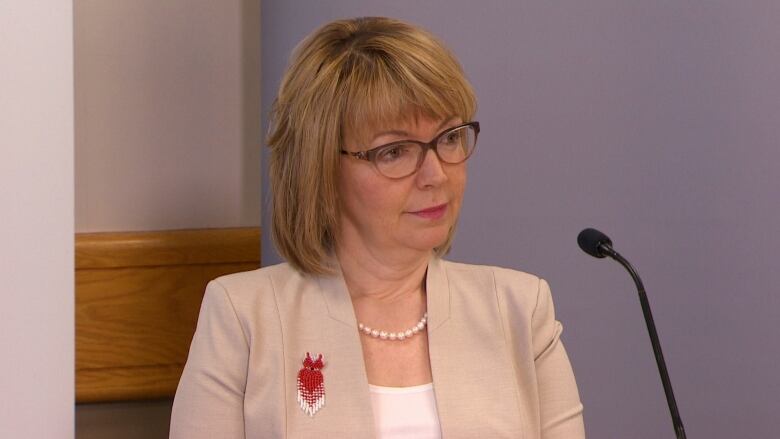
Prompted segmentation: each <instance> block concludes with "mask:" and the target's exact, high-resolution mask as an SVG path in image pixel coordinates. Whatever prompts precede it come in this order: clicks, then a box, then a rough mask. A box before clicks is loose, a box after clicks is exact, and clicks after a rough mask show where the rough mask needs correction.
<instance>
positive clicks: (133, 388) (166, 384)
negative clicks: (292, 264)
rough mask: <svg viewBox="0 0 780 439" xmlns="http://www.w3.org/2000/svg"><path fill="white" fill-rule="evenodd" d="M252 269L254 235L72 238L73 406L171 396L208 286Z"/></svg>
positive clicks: (246, 231)
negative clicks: (74, 336) (74, 382)
mask: <svg viewBox="0 0 780 439" xmlns="http://www.w3.org/2000/svg"><path fill="white" fill-rule="evenodd" d="M259 266H260V230H259V228H242V229H207V230H186V231H164V232H140V233H97V234H77V235H76V401H77V402H98V401H121V400H132V399H145V398H159V397H169V396H172V395H173V394H174V393H175V391H176V385H177V384H178V381H179V376H180V375H181V371H182V368H183V367H184V363H185V361H186V359H187V353H188V350H189V344H190V340H191V339H192V334H193V333H194V331H195V325H196V323H197V319H198V311H199V309H200V303H201V300H202V299H203V293H204V289H205V286H206V284H207V283H208V281H209V280H211V279H213V278H215V277H217V276H220V275H223V274H227V273H234V272H238V271H246V270H252V269H255V268H258V267H259Z"/></svg>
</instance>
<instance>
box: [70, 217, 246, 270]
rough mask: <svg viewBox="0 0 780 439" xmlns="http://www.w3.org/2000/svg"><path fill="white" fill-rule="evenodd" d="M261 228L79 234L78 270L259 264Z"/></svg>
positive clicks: (77, 237) (77, 248) (77, 247)
mask: <svg viewBox="0 0 780 439" xmlns="http://www.w3.org/2000/svg"><path fill="white" fill-rule="evenodd" d="M259 260H260V229H259V228H256V227H252V228H237V229H201V230H168V231H161V232H122V233H83V234H77V235H76V269H77V270H79V269H92V268H116V267H149V266H156V265H187V264H225V263H238V262H258V261H259Z"/></svg>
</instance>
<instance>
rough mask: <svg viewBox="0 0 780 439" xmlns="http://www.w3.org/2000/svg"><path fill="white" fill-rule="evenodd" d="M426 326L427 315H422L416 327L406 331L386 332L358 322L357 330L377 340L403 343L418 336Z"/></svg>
mask: <svg viewBox="0 0 780 439" xmlns="http://www.w3.org/2000/svg"><path fill="white" fill-rule="evenodd" d="M427 324H428V313H427V312H426V313H425V314H423V316H422V318H421V319H420V321H419V322H417V324H416V325H414V326H413V327H412V328H411V329H407V330H406V331H398V332H387V331H382V330H379V329H374V328H370V327H368V326H366V325H364V324H362V323H360V322H358V330H359V331H360V332H362V333H363V334H366V335H370V336H371V337H374V338H378V339H380V340H397V341H403V340H405V339H407V338H410V337H411V336H413V335H415V334H418V333H419V332H420V331H422V330H423V329H425V325H427Z"/></svg>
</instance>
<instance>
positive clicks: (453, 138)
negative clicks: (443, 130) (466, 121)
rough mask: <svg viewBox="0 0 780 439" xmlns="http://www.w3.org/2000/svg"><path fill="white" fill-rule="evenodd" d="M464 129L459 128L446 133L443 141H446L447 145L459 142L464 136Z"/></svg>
mask: <svg viewBox="0 0 780 439" xmlns="http://www.w3.org/2000/svg"><path fill="white" fill-rule="evenodd" d="M462 131H463V130H462V129H458V130H455V131H451V132H449V133H447V134H445V135H444V138H442V139H441V143H444V144H445V145H453V144H459V143H460V142H461V138H462V137H463V133H462Z"/></svg>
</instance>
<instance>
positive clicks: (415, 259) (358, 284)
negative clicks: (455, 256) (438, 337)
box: [336, 241, 431, 303]
mask: <svg viewBox="0 0 780 439" xmlns="http://www.w3.org/2000/svg"><path fill="white" fill-rule="evenodd" d="M341 244H342V245H338V246H337V247H336V257H337V258H338V260H339V264H340V265H341V271H342V274H343V276H344V281H345V283H346V284H347V287H348V289H349V294H350V296H351V297H352V298H353V300H355V299H358V300H360V299H369V300H372V301H373V300H377V301H381V302H385V303H389V302H396V301H398V300H400V299H403V298H408V297H409V295H418V294H421V293H422V292H423V291H424V289H425V288H424V280H425V274H426V270H427V268H428V261H429V259H430V257H431V253H430V252H409V253H405V254H402V255H399V254H384V253H378V252H372V251H370V249H369V248H367V247H366V246H363V245H343V244H347V243H344V242H343V241H342V242H341Z"/></svg>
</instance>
